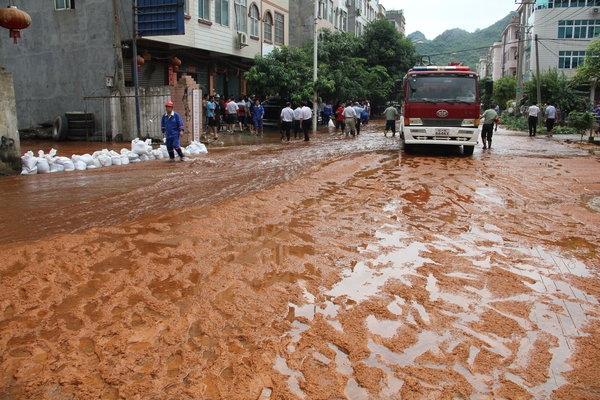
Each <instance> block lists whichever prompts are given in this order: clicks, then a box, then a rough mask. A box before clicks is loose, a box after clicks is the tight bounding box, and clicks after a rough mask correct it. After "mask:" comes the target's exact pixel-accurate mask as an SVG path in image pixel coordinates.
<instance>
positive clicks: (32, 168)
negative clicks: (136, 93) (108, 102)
mask: <svg viewBox="0 0 600 400" xmlns="http://www.w3.org/2000/svg"><path fill="white" fill-rule="evenodd" d="M182 151H183V153H184V155H185V156H186V157H188V156H193V155H198V154H206V153H208V150H207V149H206V146H205V145H204V144H203V143H200V142H196V141H193V142H192V143H191V144H190V145H189V146H187V147H182ZM165 158H169V153H168V152H167V146H165V145H160V146H159V147H158V148H156V149H154V148H153V147H152V140H151V139H146V140H140V139H137V138H136V139H133V140H132V141H131V150H129V149H121V151H120V153H117V152H116V151H114V150H107V149H103V150H100V151H96V152H94V153H93V154H83V155H77V154H73V155H72V156H71V158H69V157H58V156H56V150H55V149H52V150H50V152H49V153H48V154H45V153H44V151H43V150H40V151H38V155H37V156H35V155H34V154H33V151H28V152H27V153H25V154H24V155H23V156H22V157H21V165H22V170H21V175H34V174H47V173H52V172H62V171H85V170H87V169H94V168H102V167H110V166H113V165H126V164H129V163H136V162H142V161H150V160H162V159H165Z"/></svg>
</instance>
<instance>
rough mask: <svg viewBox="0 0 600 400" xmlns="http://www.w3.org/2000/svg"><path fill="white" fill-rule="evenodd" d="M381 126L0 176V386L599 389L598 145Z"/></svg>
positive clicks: (558, 392)
mask: <svg viewBox="0 0 600 400" xmlns="http://www.w3.org/2000/svg"><path fill="white" fill-rule="evenodd" d="M380 129H381V125H379V124H373V125H370V128H369V129H367V130H366V132H363V133H362V134H361V135H360V137H359V138H356V139H352V138H349V139H346V138H343V137H339V136H336V135H334V134H328V133H325V132H322V133H320V134H319V135H318V137H317V138H314V140H313V141H311V142H310V143H308V144H305V143H303V142H299V141H298V142H292V143H289V144H288V143H283V144H275V143H271V144H268V145H265V144H251V145H246V146H234V147H229V148H220V149H211V148H209V154H208V155H206V156H202V157H197V158H195V159H194V160H193V161H192V162H188V163H181V164H165V163H162V162H160V161H153V162H148V163H144V164H137V165H129V166H122V167H109V168H106V169H100V170H95V171H86V172H81V173H57V174H53V175H39V176H28V177H15V178H7V179H3V183H5V186H3V196H2V200H1V201H2V205H3V207H1V211H0V212H1V213H2V215H1V218H0V221H1V222H0V223H1V224H2V229H1V234H2V235H3V237H2V241H3V243H4V244H3V245H1V246H0V251H1V253H2V254H3V257H2V261H0V276H1V278H2V283H3V285H2V288H1V289H0V313H1V314H0V317H1V320H0V325H1V332H2V335H1V337H0V339H1V340H0V346H1V349H2V354H3V357H2V362H1V363H0V379H1V389H0V394H2V396H3V398H24V399H29V398H31V399H38V398H42V399H45V398H47V399H71V398H102V399H119V398H122V399H148V398H157V399H162V398H173V399H185V398H190V399H259V398H260V399H261V400H266V399H325V398H326V399H344V398H345V399H423V398H430V399H443V398H457V399H483V398H490V399H491V398H560V399H586V398H597V397H598V396H599V395H600V387H599V386H598V376H600V369H599V367H598V365H599V363H598V359H599V358H600V353H599V350H598V347H597V343H598V340H599V339H600V332H599V331H600V323H599V321H598V318H599V317H600V306H599V305H598V300H599V298H600V289H599V286H598V272H599V267H600V265H599V262H598V253H597V247H596V246H597V243H598V241H599V239H600V217H599V214H598V213H597V212H596V211H595V209H594V204H595V203H594V202H595V201H597V198H598V197H599V196H600V181H599V180H598V177H597V176H598V174H597V173H595V174H594V173H590V171H598V160H597V159H594V158H593V157H591V156H589V155H588V153H587V152H586V151H585V150H581V149H579V148H577V147H569V146H565V145H563V144H560V143H556V142H551V141H548V140H545V139H541V138H536V139H531V138H528V137H523V136H520V135H515V134H511V133H510V132H499V134H497V135H496V141H495V143H494V148H493V149H492V150H491V151H486V152H482V151H481V149H478V150H476V152H475V155H474V156H473V157H469V158H463V157H460V156H458V154H456V153H455V152H452V151H447V149H433V150H425V151H421V152H418V153H417V154H413V155H406V154H404V153H403V152H402V151H401V149H400V145H399V143H398V142H397V141H396V140H395V139H392V138H389V137H383V136H382V135H381V133H380V132H377V131H378V130H380Z"/></svg>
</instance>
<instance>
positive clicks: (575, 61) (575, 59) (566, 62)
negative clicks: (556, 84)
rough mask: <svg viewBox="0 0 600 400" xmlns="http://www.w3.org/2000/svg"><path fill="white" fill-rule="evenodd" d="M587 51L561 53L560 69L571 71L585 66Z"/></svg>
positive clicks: (559, 57) (559, 59) (559, 56)
mask: <svg viewBox="0 0 600 400" xmlns="http://www.w3.org/2000/svg"><path fill="white" fill-rule="evenodd" d="M584 60H585V51H559V52H558V68H561V69H571V68H577V67H578V66H579V65H583V61H584Z"/></svg>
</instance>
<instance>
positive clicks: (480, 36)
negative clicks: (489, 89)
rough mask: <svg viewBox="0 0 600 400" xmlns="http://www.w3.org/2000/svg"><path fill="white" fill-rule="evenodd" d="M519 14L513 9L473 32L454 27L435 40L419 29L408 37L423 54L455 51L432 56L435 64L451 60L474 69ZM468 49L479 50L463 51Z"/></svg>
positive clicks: (446, 62)
mask: <svg viewBox="0 0 600 400" xmlns="http://www.w3.org/2000/svg"><path fill="white" fill-rule="evenodd" d="M517 15H518V14H517V13H516V12H514V11H513V12H511V13H510V14H508V15H507V16H506V17H504V18H502V19H501V20H500V21H498V22H496V23H495V24H493V25H491V26H488V27H487V28H485V29H478V30H476V31H475V32H473V33H469V32H467V31H465V30H462V29H459V28H454V29H449V30H447V31H444V32H443V33H442V34H441V35H439V36H438V37H436V38H435V39H433V40H427V38H426V37H425V35H424V34H423V33H422V32H419V31H416V32H413V33H411V34H410V35H408V36H407V38H408V39H410V40H411V41H412V42H413V43H414V44H415V47H416V49H417V52H418V53H419V54H421V55H427V54H438V53H455V54H442V55H437V56H432V57H431V62H432V63H433V64H436V65H447V64H448V63H449V62H462V63H464V64H465V65H468V66H470V67H471V68H472V69H474V68H475V64H476V63H477V62H478V61H479V57H480V56H482V55H485V54H486V53H487V51H488V49H489V47H491V46H492V44H493V43H494V42H498V41H500V37H501V35H502V31H504V29H505V28H506V26H507V25H508V23H509V22H510V20H511V18H512V17H514V16H517ZM467 49H477V50H470V51H463V50H467Z"/></svg>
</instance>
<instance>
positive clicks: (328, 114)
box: [323, 100, 371, 136]
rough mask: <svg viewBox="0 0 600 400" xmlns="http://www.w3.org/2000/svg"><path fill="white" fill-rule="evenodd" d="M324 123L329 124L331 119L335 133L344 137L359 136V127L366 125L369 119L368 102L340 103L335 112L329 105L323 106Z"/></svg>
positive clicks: (369, 108) (369, 106) (349, 101)
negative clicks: (340, 133) (342, 134)
mask: <svg viewBox="0 0 600 400" xmlns="http://www.w3.org/2000/svg"><path fill="white" fill-rule="evenodd" d="M324 110H325V114H324V116H323V119H324V121H325V122H324V123H326V124H329V121H330V119H332V118H333V120H332V121H334V125H335V131H336V133H337V132H340V131H341V132H342V133H344V134H345V135H346V136H349V135H352V136H355V135H360V127H361V125H367V124H368V123H369V119H370V118H371V104H370V102H369V100H365V101H363V102H362V103H361V102H360V101H351V100H348V101H346V102H343V101H340V102H339V103H338V104H337V107H336V109H335V111H334V110H333V107H332V106H331V104H327V105H325V108H324Z"/></svg>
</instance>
